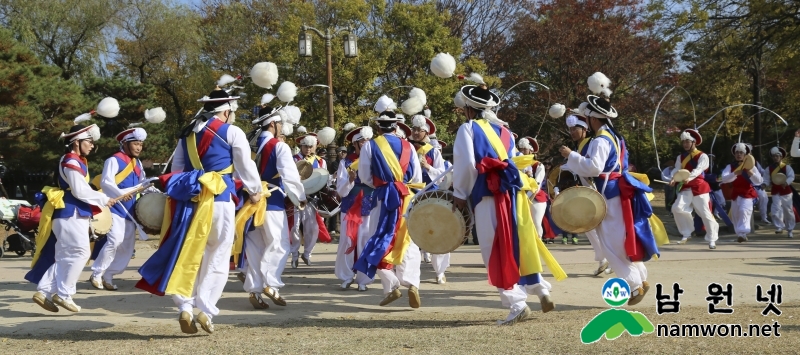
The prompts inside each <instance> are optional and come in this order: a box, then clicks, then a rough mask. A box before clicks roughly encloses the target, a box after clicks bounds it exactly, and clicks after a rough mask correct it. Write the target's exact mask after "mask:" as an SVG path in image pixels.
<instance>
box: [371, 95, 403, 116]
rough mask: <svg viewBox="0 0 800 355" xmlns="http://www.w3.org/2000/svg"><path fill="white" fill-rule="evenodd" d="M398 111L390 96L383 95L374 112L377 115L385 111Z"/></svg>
mask: <svg viewBox="0 0 800 355" xmlns="http://www.w3.org/2000/svg"><path fill="white" fill-rule="evenodd" d="M396 109H397V104H396V103H395V102H394V100H392V99H391V98H390V97H389V96H386V95H383V96H381V97H380V98H378V101H376V102H375V106H374V107H373V110H375V112H377V113H381V112H384V111H394V110H396Z"/></svg>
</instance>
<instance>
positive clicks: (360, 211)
mask: <svg viewBox="0 0 800 355" xmlns="http://www.w3.org/2000/svg"><path fill="white" fill-rule="evenodd" d="M372 134H373V133H372V127H369V126H364V127H358V128H355V129H352V130H350V131H349V132H348V133H347V135H346V136H345V141H347V142H351V144H352V148H351V153H350V154H348V155H347V156H345V157H343V158H342V159H341V161H340V162H339V169H338V170H337V171H336V193H338V194H339V196H341V197H342V203H341V205H340V207H341V214H340V215H341V217H340V218H341V220H340V224H339V228H340V236H339V247H338V249H337V250H336V261H335V262H334V264H333V272H334V273H335V274H336V277H337V278H339V280H341V281H342V285H341V286H340V287H341V289H342V290H347V289H349V288H350V286H351V285H352V284H353V283H354V282H355V283H356V284H357V285H358V290H359V291H361V292H363V291H366V290H367V285H369V284H371V283H372V279H371V278H369V277H368V276H367V275H366V274H364V273H363V272H360V271H359V272H355V271H353V270H354V269H353V265H354V264H355V262H356V259H357V258H358V256H359V255H361V252H362V251H363V250H364V245H365V244H366V243H367V239H368V238H369V237H370V236H369V235H366V232H367V230H368V229H369V211H370V210H371V209H372V208H371V202H372V188H371V187H369V186H367V185H365V184H364V183H362V182H361V178H360V177H359V176H358V160H359V155H360V154H361V147H362V146H364V144H366V143H367V142H369V140H370V139H372ZM354 164H355V166H354Z"/></svg>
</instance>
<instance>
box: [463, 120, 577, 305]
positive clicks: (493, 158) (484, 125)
mask: <svg viewBox="0 0 800 355" xmlns="http://www.w3.org/2000/svg"><path fill="white" fill-rule="evenodd" d="M470 124H471V125H472V132H473V145H474V154H475V155H474V159H475V162H476V166H475V168H476V169H477V171H478V177H477V179H476V181H475V185H474V187H473V189H472V194H471V195H472V206H476V205H477V204H478V203H480V202H481V200H483V198H484V197H493V198H494V206H495V213H496V218H497V228H496V229H495V236H494V241H493V243H492V252H491V255H490V256H489V261H488V263H487V271H488V276H489V283H490V284H492V285H493V286H495V287H498V288H502V289H510V288H512V287H514V284H520V285H532V284H535V283H538V282H539V280H540V278H539V275H538V274H539V273H541V272H542V270H543V269H542V259H544V261H545V263H546V264H547V266H548V268H549V269H550V270H551V272H552V273H553V276H554V277H555V278H556V280H562V279H564V278H566V277H567V275H566V273H565V272H564V271H563V270H562V269H561V266H560V265H558V262H556V260H555V258H553V257H552V255H551V254H550V252H549V251H548V250H547V248H546V247H545V246H544V243H542V241H541V239H540V238H539V237H538V236H537V235H536V228H535V227H534V225H533V218H532V217H531V212H530V204H529V202H528V200H527V198H526V196H525V193H524V192H523V182H522V180H521V177H520V171H519V169H517V166H516V165H515V164H514V162H513V160H512V159H509V156H510V154H509V153H510V152H511V149H512V147H513V145H512V144H513V141H512V139H511V137H510V134H509V132H508V131H507V130H506V129H504V128H502V127H499V126H497V125H494V124H491V123H489V122H488V121H487V120H483V119H480V120H473V121H472V122H471V123H470Z"/></svg>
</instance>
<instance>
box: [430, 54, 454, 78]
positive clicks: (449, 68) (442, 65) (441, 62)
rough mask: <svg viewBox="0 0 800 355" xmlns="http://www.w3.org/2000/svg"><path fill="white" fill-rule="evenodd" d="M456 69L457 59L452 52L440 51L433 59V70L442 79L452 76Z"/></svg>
mask: <svg viewBox="0 0 800 355" xmlns="http://www.w3.org/2000/svg"><path fill="white" fill-rule="evenodd" d="M455 71H456V59H455V58H453V56H452V55H450V53H439V54H437V55H436V56H435V57H433V60H431V72H432V73H433V75H436V76H438V77H440V78H442V79H446V78H450V77H452V76H453V74H454V73H455Z"/></svg>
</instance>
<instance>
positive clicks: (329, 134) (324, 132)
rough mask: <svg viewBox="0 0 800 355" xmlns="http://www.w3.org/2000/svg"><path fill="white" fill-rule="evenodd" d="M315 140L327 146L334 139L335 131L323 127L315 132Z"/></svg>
mask: <svg viewBox="0 0 800 355" xmlns="http://www.w3.org/2000/svg"><path fill="white" fill-rule="evenodd" d="M317 139H319V143H320V144H322V145H323V146H327V145H328V144H331V142H333V140H334V139H336V130H335V129H333V128H331V127H325V128H323V129H321V130H319V131H317Z"/></svg>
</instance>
